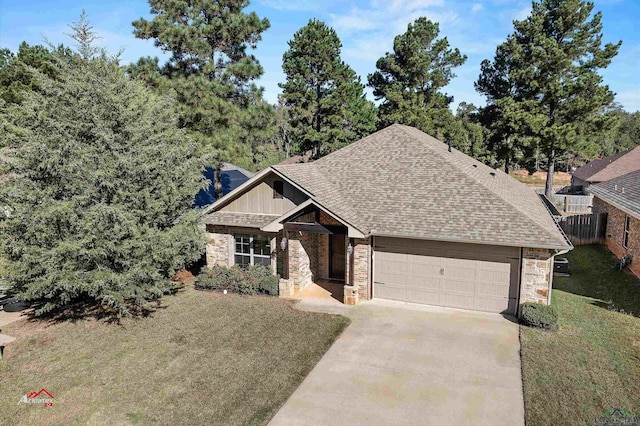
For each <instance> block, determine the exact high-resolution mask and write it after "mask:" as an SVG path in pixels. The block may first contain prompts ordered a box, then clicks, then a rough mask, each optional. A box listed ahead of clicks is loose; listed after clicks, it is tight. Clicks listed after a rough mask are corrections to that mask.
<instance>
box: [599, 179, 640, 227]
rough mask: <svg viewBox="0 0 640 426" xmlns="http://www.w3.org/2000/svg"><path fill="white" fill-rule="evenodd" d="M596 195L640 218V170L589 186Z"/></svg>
mask: <svg viewBox="0 0 640 426" xmlns="http://www.w3.org/2000/svg"><path fill="white" fill-rule="evenodd" d="M589 190H590V191H591V192H592V193H593V195H595V196H596V197H598V198H600V199H602V200H604V201H605V202H607V203H609V204H611V205H613V206H615V207H617V208H619V209H621V210H623V211H625V212H627V213H628V214H631V215H633V216H635V217H638V218H640V170H636V171H635V172H631V173H627V174H626V175H622V176H620V177H617V178H615V179H611V180H609V181H607V182H601V183H598V184H595V185H592V186H590V187H589Z"/></svg>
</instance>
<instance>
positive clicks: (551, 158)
mask: <svg viewBox="0 0 640 426" xmlns="http://www.w3.org/2000/svg"><path fill="white" fill-rule="evenodd" d="M547 158H548V162H547V184H546V185H545V188H544V194H545V195H546V196H547V197H549V198H551V195H552V194H553V169H554V166H555V160H556V154H555V152H554V150H553V148H552V149H550V150H549V153H548V154H547Z"/></svg>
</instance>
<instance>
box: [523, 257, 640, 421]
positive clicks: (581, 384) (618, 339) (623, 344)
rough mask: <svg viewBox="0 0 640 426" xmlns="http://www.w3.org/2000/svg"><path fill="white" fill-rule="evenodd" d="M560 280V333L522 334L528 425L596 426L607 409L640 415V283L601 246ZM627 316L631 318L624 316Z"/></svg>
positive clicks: (556, 296)
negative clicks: (615, 267) (621, 269)
mask: <svg viewBox="0 0 640 426" xmlns="http://www.w3.org/2000/svg"><path fill="white" fill-rule="evenodd" d="M567 257H568V258H569V262H570V263H569V265H570V270H571V277H555V278H554V287H555V289H554V290H553V295H552V303H553V305H554V306H555V307H556V309H557V310H558V314H559V326H560V329H559V331H557V332H545V331H540V330H535V329H531V328H527V327H521V330H520V340H521V344H522V370H523V382H524V397H525V418H526V423H527V425H571V424H576V425H583V424H593V422H594V418H595V417H596V416H602V415H603V413H604V411H605V410H607V409H609V408H617V407H619V408H625V409H627V410H629V411H630V412H631V413H633V414H635V415H638V414H639V413H640V319H639V318H638V317H636V316H633V315H630V314H627V313H631V312H632V313H634V314H635V315H639V314H640V281H639V280H638V279H637V278H636V277H634V276H632V275H631V274H628V273H624V272H618V271H614V270H613V268H612V266H613V264H614V262H615V258H614V257H613V255H611V254H610V253H609V252H608V251H607V250H606V249H604V248H602V247H599V246H582V247H577V248H576V249H574V250H573V251H572V252H571V253H569V254H568V255H567ZM619 311H624V312H627V313H621V312H619Z"/></svg>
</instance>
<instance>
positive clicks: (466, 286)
mask: <svg viewBox="0 0 640 426" xmlns="http://www.w3.org/2000/svg"><path fill="white" fill-rule="evenodd" d="M374 248H375V252H374V253H375V254H374V272H373V273H374V285H373V297H376V298H381V299H393V300H402V301H407V302H413V303H423V304H427V305H436V306H447V307H454V308H463V309H473V310H478V311H486V312H501V313H511V314H513V313H515V311H516V308H517V297H518V270H519V264H520V260H519V257H520V249H519V248H517V247H502V246H487V245H477V244H461V243H444V242H437V241H420V240H410V239H400V238H382V237H376V238H375V246H374Z"/></svg>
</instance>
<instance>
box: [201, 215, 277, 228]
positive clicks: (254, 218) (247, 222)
mask: <svg viewBox="0 0 640 426" xmlns="http://www.w3.org/2000/svg"><path fill="white" fill-rule="evenodd" d="M279 217H280V216H279V215H271V214H254V213H233V212H222V211H218V212H213V213H209V214H207V215H204V216H203V218H202V221H203V222H204V223H206V224H208V225H226V226H242V227H250V228H261V227H263V226H264V225H266V224H267V223H269V222H272V221H274V220H276V219H277V218H279Z"/></svg>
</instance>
